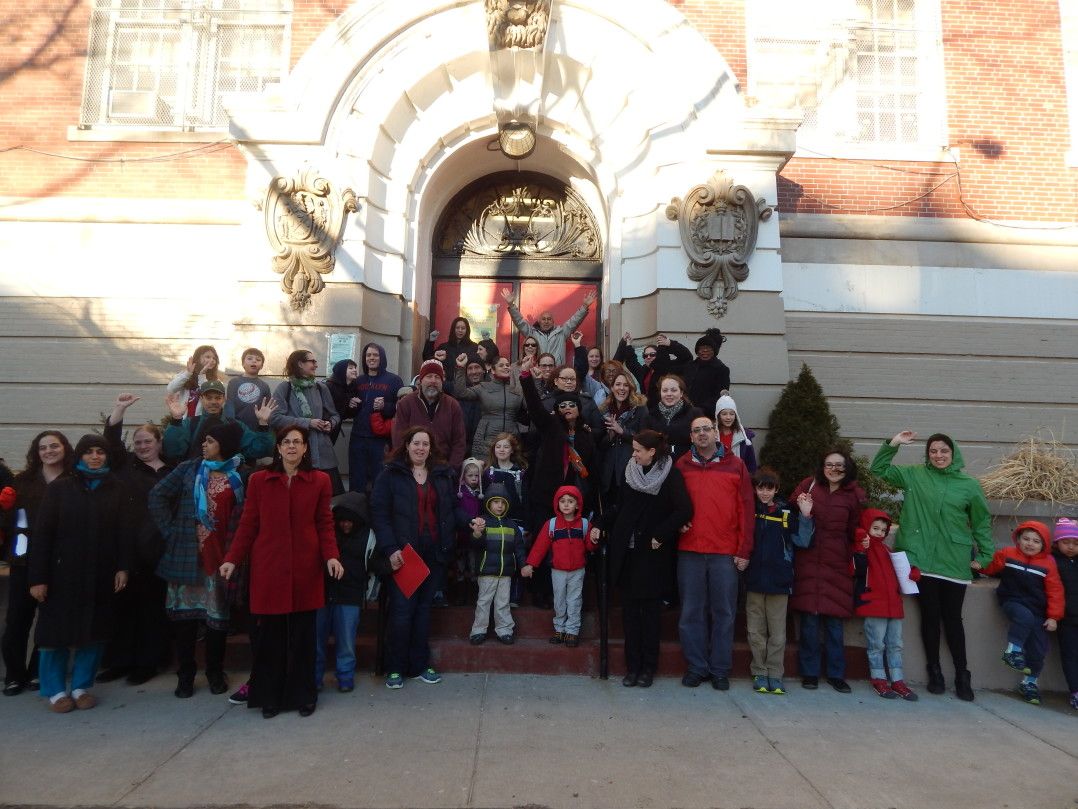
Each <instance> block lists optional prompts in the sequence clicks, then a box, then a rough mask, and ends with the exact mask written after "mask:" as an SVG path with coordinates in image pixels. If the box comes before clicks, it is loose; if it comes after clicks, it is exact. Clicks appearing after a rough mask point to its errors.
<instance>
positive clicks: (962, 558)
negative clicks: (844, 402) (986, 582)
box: [872, 441, 995, 582]
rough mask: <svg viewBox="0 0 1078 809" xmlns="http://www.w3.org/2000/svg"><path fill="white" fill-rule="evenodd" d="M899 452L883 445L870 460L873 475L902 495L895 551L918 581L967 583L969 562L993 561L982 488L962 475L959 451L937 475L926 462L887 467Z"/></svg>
mask: <svg viewBox="0 0 1078 809" xmlns="http://www.w3.org/2000/svg"><path fill="white" fill-rule="evenodd" d="M897 453H898V448H897V447H892V446H891V444H890V442H888V441H884V442H883V446H881V447H880V449H879V451H878V452H877V453H876V457H875V458H874V459H873V460H872V473H873V474H875V475H879V476H880V477H881V478H883V479H884V480H886V481H887V482H888V483H890V484H891V485H892V486H897V487H898V488H900V489H903V490H904V491H905V492H906V498H905V500H904V502H903V503H902V513H901V515H900V516H899V518H898V524H899V529H898V535H897V536H896V537H895V550H897V551H905V552H906V555H907V556H909V560H910V564H911V565H914V566H915V567H918V568H920V570H921V573H922V575H926V576H933V575H934V576H937V577H942V578H947V579H954V580H956V581H960V582H968V581H971V580H972V578H973V572H972V571H971V570H970V566H969V563H970V560H971V559H973V558H974V548H976V559H977V561H978V562H980V563H981V564H982V565H987V564H988V563H989V561H990V560H991V558H992V552H993V550H994V547H995V546H994V543H993V542H992V517H991V515H990V514H989V512H988V501H987V500H985V497H984V492H983V491H981V484H980V483H978V482H977V480H976V479H975V478H972V477H970V476H969V475H967V474H965V473H964V472H963V471H962V469H963V467H964V466H965V462H964V461H963V460H962V451H961V450H960V449H959V448H958V444H955V446H954V456H953V458H952V460H951V465H950V466H948V467H947V468H946V469H937V468H936V467H934V466H932V464H931V463H929V462H928V461H927V460H926V461H925V462H923V463H919V464H913V465H911V466H895V465H893V464H892V463H891V461H892V459H893V458H894V457H895V455H896V454H897Z"/></svg>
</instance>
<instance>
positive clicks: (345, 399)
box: [326, 360, 363, 444]
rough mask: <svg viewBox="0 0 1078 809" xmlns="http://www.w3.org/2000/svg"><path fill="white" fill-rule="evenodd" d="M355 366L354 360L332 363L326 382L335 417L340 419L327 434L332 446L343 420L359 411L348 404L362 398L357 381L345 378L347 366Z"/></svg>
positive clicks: (335, 441) (339, 432)
mask: <svg viewBox="0 0 1078 809" xmlns="http://www.w3.org/2000/svg"><path fill="white" fill-rule="evenodd" d="M355 364H356V362H355V360H338V361H337V362H335V363H333V373H331V374H330V375H329V379H327V380H326V387H327V388H329V395H330V396H331V397H333V407H334V408H336V410H337V415H338V416H340V417H341V420H340V421H339V422H337V425H336V426H335V427H334V428H333V431H332V432H331V433H330V434H329V438H330V440H331V441H332V442H333V443H334V444H336V443H337V437H338V436H339V435H340V434H341V427H342V426H344V421H345V419H350V418H353V417H354V416H355V415H356V413H357V412H358V410H359V408H358V407H352V406H351V405H350V404H349V402H350V401H351V400H352V399H353V398H356V397H359V398H360V399H362V398H363V396H362V395H361V394H360V392H359V386H358V385H357V381H358V380H353V381H351V382H349V381H348V377H347V374H348V366H349V365H355Z"/></svg>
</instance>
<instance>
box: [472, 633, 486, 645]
mask: <svg viewBox="0 0 1078 809" xmlns="http://www.w3.org/2000/svg"><path fill="white" fill-rule="evenodd" d="M486 642H487V636H486V635H482V634H480V633H478V632H476V633H475V634H474V635H471V636H469V637H468V643H470V644H472V646H481V645H482V644H484V643H486Z"/></svg>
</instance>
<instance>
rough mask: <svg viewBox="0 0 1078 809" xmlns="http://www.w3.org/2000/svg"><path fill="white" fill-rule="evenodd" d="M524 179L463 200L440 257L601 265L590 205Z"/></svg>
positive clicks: (448, 223) (442, 235) (470, 192)
mask: <svg viewBox="0 0 1078 809" xmlns="http://www.w3.org/2000/svg"><path fill="white" fill-rule="evenodd" d="M522 174H523V173H515V174H514V175H513V180H512V181H511V182H506V181H500V182H493V183H490V184H485V185H483V186H482V187H480V188H478V189H476V187H475V186H472V187H470V188H469V189H465V192H464V193H463V194H461V195H458V197H457V198H456V199H454V201H453V202H452V203H451V204H450V205H449V206H448V209H449V210H450V211H452V213H451V214H450V215H449V216H448V218H447V219H446V220H445V221H444V223H443V225H442V227H441V228H439V231H440V232H439V237H438V241H437V247H436V250H437V252H438V254H440V255H442V256H446V257H450V256H462V257H463V256H474V257H483V258H502V257H518V258H524V257H528V258H561V259H574V260H577V259H583V260H598V259H601V258H602V249H601V241H600V239H599V233H598V229H597V228H596V226H595V221H594V219H593V218H592V215H591V211H590V210H588V207H587V205H586V203H585V202H584V201H583V200H582V199H580V197H579V196H578V195H577V194H576V193H575V192H574V191H573V190H572V189H571V188H568V187H563V188H561V189H558V188H554V187H552V186H550V185H548V184H546V183H543V182H532V183H527V184H524V183H522V182H521V180H522V179H526V178H525V177H522Z"/></svg>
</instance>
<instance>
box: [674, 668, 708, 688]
mask: <svg viewBox="0 0 1078 809" xmlns="http://www.w3.org/2000/svg"><path fill="white" fill-rule="evenodd" d="M706 679H708V676H707V675H706V674H697V673H696V672H695V671H687V672H685V676H684V677H682V678H681V684H682V685H683V686H685V687H686V688H696V687H697V686H698V685H700V683H702V682H703V681H704V680H706Z"/></svg>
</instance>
